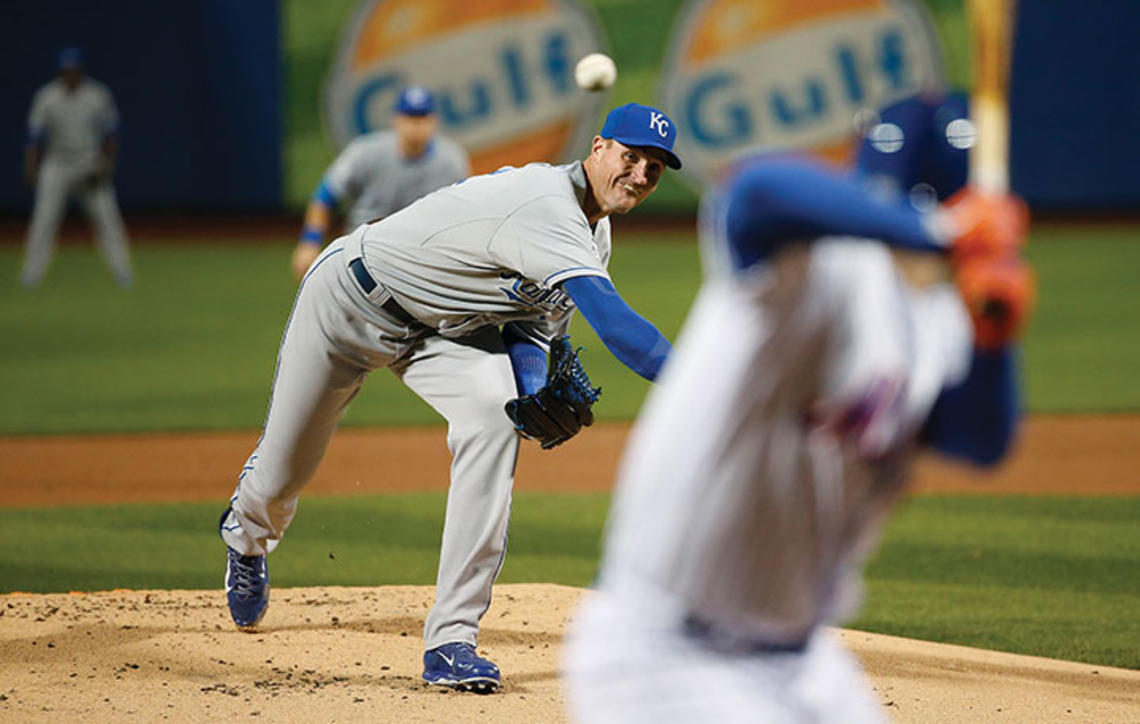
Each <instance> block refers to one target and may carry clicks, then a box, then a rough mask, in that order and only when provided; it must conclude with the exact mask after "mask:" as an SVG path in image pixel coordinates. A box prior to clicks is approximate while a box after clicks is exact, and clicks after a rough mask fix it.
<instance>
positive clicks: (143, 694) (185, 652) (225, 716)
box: [0, 584, 1140, 724]
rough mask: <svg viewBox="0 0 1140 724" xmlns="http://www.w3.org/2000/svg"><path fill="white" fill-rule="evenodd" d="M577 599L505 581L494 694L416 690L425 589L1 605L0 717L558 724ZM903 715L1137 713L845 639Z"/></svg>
mask: <svg viewBox="0 0 1140 724" xmlns="http://www.w3.org/2000/svg"><path fill="white" fill-rule="evenodd" d="M582 594H583V592H582V591H581V590H580V589H575V588H568V587H565V586H555V585H549V584H531V585H502V586H498V587H497V588H496V589H495V601H494V604H493V606H492V607H491V610H490V611H489V612H488V613H487V615H486V616H485V617H484V619H483V632H482V634H481V636H480V641H479V643H480V650H481V652H483V653H486V654H489V655H491V656H492V657H493V658H494V660H495V661H496V662H497V663H498V664H499V666H500V667H501V669H502V670H503V672H504V674H505V680H504V686H503V689H502V690H501V691H500V692H499V693H498V694H496V695H493V696H477V695H474V694H459V693H455V692H451V691H448V690H441V689H435V688H428V687H426V686H425V685H423V684H422V683H421V681H420V678H419V676H420V657H421V655H422V642H421V638H420V631H421V626H422V624H423V619H424V616H425V614H426V612H427V610H428V607H429V605H430V603H431V597H432V589H431V588H429V587H422V586H390V587H382V588H294V589H284V590H276V591H274V593H273V604H272V606H271V607H270V610H269V614H268V616H267V618H266V622H265V626H264V628H263V630H262V631H261V632H260V633H255V634H245V633H241V632H238V631H236V630H234V628H233V626H232V625H231V624H230V621H229V617H228V612H227V611H226V609H225V605H224V602H223V599H222V595H221V593H220V592H218V591H113V592H108V593H93V594H53V595H29V594H11V595H5V596H0V719H2V720H3V721H5V722H32V721H35V722H53V721H60V722H62V721H67V722H71V721H121V720H124V719H133V720H138V721H162V720H167V721H219V720H232V719H237V718H246V717H257V718H264V719H265V720H266V721H376V722H400V723H401V724H405V723H412V722H439V721H473V720H479V721H493V722H506V723H510V722H519V723H520V724H521V723H523V722H525V723H527V724H532V723H533V722H560V721H565V715H564V713H563V708H562V694H561V690H560V688H559V683H558V660H559V642H560V640H561V635H562V631H563V629H564V625H565V622H566V618H567V616H568V614H569V612H570V611H571V610H572V609H573V607H574V604H575V602H576V601H577V600H578V597H579V596H581V595H582ZM843 637H844V639H845V641H846V642H847V644H848V645H849V646H851V647H852V648H853V649H854V650H855V651H856V652H857V653H858V654H859V655H860V657H862V659H863V661H864V662H865V663H866V666H867V668H868V671H869V672H870V673H871V675H872V678H874V680H875V682H876V685H877V688H878V690H879V693H880V695H881V696H882V698H883V701H884V703H886V704H887V707H888V711H889V712H891V713H892V715H893V716H894V718H895V719H896V720H897V721H900V722H931V721H978V722H982V721H984V722H992V721H1002V722H1042V721H1064V722H1108V721H1134V720H1135V719H1136V718H1137V712H1140V672H1137V671H1128V670H1122V669H1112V668H1106V667H1098V666H1088V665H1084V664H1072V663H1067V662H1061V661H1053V660H1050V659H1040V658H1033V657H1027V656H1013V655H1009V654H999V653H993V652H988V651H978V650H975V649H968V648H963V647H958V646H945V645H940V644H926V643H922V642H917V641H911V640H907V639H900V638H895V637H889V636H877V635H873V634H866V633H861V632H843Z"/></svg>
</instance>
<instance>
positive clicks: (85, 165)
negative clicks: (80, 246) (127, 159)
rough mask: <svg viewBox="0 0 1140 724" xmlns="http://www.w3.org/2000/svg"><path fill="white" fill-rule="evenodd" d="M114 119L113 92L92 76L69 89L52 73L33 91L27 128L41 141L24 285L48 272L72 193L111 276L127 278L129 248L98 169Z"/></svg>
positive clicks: (116, 118)
mask: <svg viewBox="0 0 1140 724" xmlns="http://www.w3.org/2000/svg"><path fill="white" fill-rule="evenodd" d="M118 125H119V114H118V111H117V110H116V108H115V102H114V100H113V99H112V97H111V92H110V91H109V90H108V89H107V87H106V86H105V85H103V84H102V83H99V82H98V81H95V80H92V79H91V78H84V79H83V80H82V81H81V83H80V85H79V86H78V87H77V88H75V89H74V90H72V91H69V90H68V89H67V87H66V86H65V85H64V83H63V82H62V81H61V80H59V79H56V80H53V81H51V82H50V83H48V84H47V85H45V86H43V87H42V88H40V89H39V90H38V91H37V92H36V95H35V97H34V99H33V100H32V107H31V111H30V112H29V114H28V132H29V135H30V136H31V137H34V138H42V139H43V144H44V147H43V156H42V160H41V163H40V168H39V174H38V179H37V182H36V202H35V211H34V212H33V213H32V222H31V226H30V227H29V229H28V236H27V242H26V247H25V256H24V269H23V272H22V274H21V280H22V281H23V283H24V285H25V286H29V287H32V286H36V285H37V284H39V283H40V282H41V281H42V280H43V277H44V274H45V273H47V268H48V264H49V263H50V262H51V257H52V254H53V253H54V251H55V242H56V235H57V233H58V231H59V224H60V222H61V221H62V219H63V215H64V213H65V212H66V210H67V202H68V199H69V198H71V197H76V198H77V199H78V200H79V201H80V202H81V204H82V206H83V208H84V210H85V211H86V212H87V215H88V216H89V217H90V218H91V221H92V223H93V225H94V227H95V238H96V240H97V242H98V247H99V251H100V253H101V254H102V256H103V259H104V261H105V262H106V263H107V265H108V266H109V267H110V268H111V272H112V273H113V274H114V276H115V280H116V281H117V282H118V283H119V284H120V285H122V286H129V285H130V284H131V281H132V274H131V259H130V251H129V249H128V246H127V236H126V232H125V230H124V228H123V220H122V217H121V216H120V214H119V206H118V203H117V202H116V201H115V189H114V187H113V186H112V184H111V179H110V175H109V174H105V173H99V170H100V162H101V159H100V157H101V147H102V144H103V140H104V138H105V137H106V136H107V135H108V134H110V133H113V132H114V131H115V130H116V129H117V128H118Z"/></svg>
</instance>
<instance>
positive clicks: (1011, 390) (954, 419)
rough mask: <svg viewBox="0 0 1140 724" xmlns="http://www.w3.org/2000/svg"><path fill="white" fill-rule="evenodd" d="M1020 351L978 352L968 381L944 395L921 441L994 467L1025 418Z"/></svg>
mask: <svg viewBox="0 0 1140 724" xmlns="http://www.w3.org/2000/svg"><path fill="white" fill-rule="evenodd" d="M1014 358H1015V351H1014V350H1013V349H1012V348H1011V347H1010V346H1006V347H1003V348H1001V349H999V350H993V351H991V350H981V349H975V350H974V357H973V360H972V362H971V365H970V372H969V374H968V375H967V376H966V379H965V380H964V381H963V382H962V383H961V384H960V385H957V386H955V387H952V388H948V389H946V390H943V391H942V394H941V395H939V397H938V399H937V400H936V401H935V403H934V408H933V409H932V410H931V413H930V416H929V417H928V418H927V420H926V424H925V425H924V426H923V429H922V432H921V435H920V440H921V441H922V442H923V443H924V444H925V445H927V446H929V447H932V448H934V449H936V450H938V451H939V452H941V453H943V454H945V455H949V456H950V457H953V458H957V459H959V460H964V461H966V462H971V463H974V464H975V465H981V466H989V465H995V464H997V463H998V462H1000V461H1001V460H1002V458H1004V457H1005V455H1006V453H1007V452H1008V451H1009V447H1010V444H1011V443H1012V442H1013V437H1014V433H1015V432H1016V429H1017V422H1018V418H1019V416H1020V413H1019V402H1018V394H1017V384H1016V382H1017V366H1016V360H1015V359H1014Z"/></svg>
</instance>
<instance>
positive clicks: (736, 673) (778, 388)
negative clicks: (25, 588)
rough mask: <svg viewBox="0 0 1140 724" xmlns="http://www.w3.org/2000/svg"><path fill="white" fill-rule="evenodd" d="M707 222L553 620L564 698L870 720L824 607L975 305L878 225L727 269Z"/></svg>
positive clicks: (835, 608)
mask: <svg viewBox="0 0 1140 724" xmlns="http://www.w3.org/2000/svg"><path fill="white" fill-rule="evenodd" d="M708 208H711V205H710V206H709V207H706V211H707V209H708ZM705 223H706V228H708V229H710V230H712V232H711V233H708V234H706V235H705V236H704V243H705V248H706V252H707V253H706V259H707V260H708V261H709V266H710V267H711V268H712V269H713V271H712V273H711V274H710V276H709V279H708V280H707V281H706V283H705V286H704V288H703V289H702V291H701V292H700V294H699V296H698V299H697V301H696V303H695V306H694V309H693V311H692V313H691V315H690V317H689V319H688V321H687V322H686V325H685V329H684V330H683V332H682V334H681V337H680V340H679V342H678V344H677V346H676V347H675V349H674V352H673V355H672V356H671V357H670V361H669V362H668V364H667V365H666V367H665V370H664V371H663V374H662V377H661V379H660V384H659V385H658V386H657V387H656V388H655V389H654V390H653V392H652V393H651V397H650V399H649V400H648V402H647V404H646V407H645V409H644V411H643V413H642V415H641V417H640V419H639V420H638V422H637V424H636V426H635V429H634V431H633V433H632V436H631V439H630V444H629V447H628V449H627V452H626V454H625V457H624V460H623V463H622V466H621V472H620V478H619V483H618V488H617V491H616V493H615V499H614V503H613V509H612V511H611V515H610V520H609V523H608V528H607V540H606V544H605V552H604V557H603V561H602V564H601V573H600V576H599V581H598V588H599V591H598V592H596V593H593V594H590V595H588V597H587V598H586V599H585V603H584V605H583V606H582V608H581V609H580V610H579V611H578V612H577V614H576V616H575V619H574V623H573V625H572V630H571V634H570V636H569V639H568V643H567V652H566V660H565V665H566V675H567V685H568V692H569V703H570V708H571V711H572V714H573V718H574V720H575V721H580V722H590V723H591V724H600V723H605V722H653V724H668V723H671V722H713V721H715V722H831V721H842V722H881V721H884V719H885V717H884V715H883V714H882V712H881V711H880V709H879V706H878V704H877V702H876V701H875V697H874V695H873V693H872V690H871V689H870V686H869V684H868V683H867V682H866V680H865V677H864V676H863V674H862V673H861V671H860V668H859V665H858V663H857V661H855V659H854V658H853V657H852V656H851V655H850V654H849V653H847V652H846V651H845V650H844V649H843V648H842V647H841V646H840V645H838V643H837V642H836V641H835V640H833V638H832V636H831V634H830V633H829V632H828V630H827V629H825V628H823V627H822V626H823V624H826V623H828V622H835V621H839V620H841V619H842V618H843V617H844V616H845V615H847V614H848V613H849V612H850V611H851V610H852V607H853V605H854V604H855V602H857V600H858V571H859V566H860V564H861V562H862V560H863V558H864V557H865V555H866V554H867V553H868V551H869V550H870V548H871V547H872V546H873V544H874V542H875V539H876V537H877V535H878V534H879V532H880V529H881V527H882V523H883V521H884V518H885V517H886V514H887V512H888V510H889V508H890V506H891V504H892V502H893V501H894V500H895V499H896V497H897V496H898V494H899V492H900V491H901V490H902V489H903V487H904V484H905V481H906V473H907V469H908V465H909V462H910V459H911V457H912V453H913V450H914V447H915V440H916V435H917V433H918V430H919V427H920V426H921V424H922V422H923V421H924V420H925V418H926V417H927V415H928V414H929V411H930V409H931V407H932V405H933V404H934V402H935V400H936V398H937V396H938V394H939V392H940V391H941V390H942V389H943V387H944V386H947V385H951V384H955V383H957V382H958V381H960V380H961V379H963V378H964V377H965V376H966V374H967V372H968V370H969V364H970V356H971V349H972V331H971V326H970V322H969V318H968V316H967V314H966V311H965V309H964V308H963V306H962V304H961V301H960V299H959V297H958V295H957V293H956V292H955V290H954V289H953V287H952V286H948V285H939V286H935V287H932V288H928V289H923V290H920V289H916V288H914V287H912V286H910V285H909V284H908V283H907V282H906V281H905V280H904V279H903V278H902V276H901V275H900V274H899V273H898V271H897V270H896V268H895V265H894V263H893V260H892V256H891V254H890V252H889V251H888V249H887V248H886V247H885V246H884V245H882V244H879V243H877V242H874V241H870V240H857V239H849V238H844V239H838V238H831V239H826V238H825V239H819V240H816V241H814V242H812V243H811V244H810V245H809V244H800V245H794V246H791V247H788V248H786V249H785V250H783V251H782V252H780V253H779V254H778V255H777V256H776V257H774V259H772V260H770V261H768V262H764V263H760V264H758V265H755V266H751V267H748V268H747V269H745V270H743V271H731V264H729V263H727V262H725V261H723V260H724V258H725V256H724V254H723V253H722V251H721V246H720V245H721V244H723V239H722V238H721V237H722V236H723V234H721V233H719V232H718V226H719V223H718V221H717V220H716V219H712V220H709V219H706V220H705Z"/></svg>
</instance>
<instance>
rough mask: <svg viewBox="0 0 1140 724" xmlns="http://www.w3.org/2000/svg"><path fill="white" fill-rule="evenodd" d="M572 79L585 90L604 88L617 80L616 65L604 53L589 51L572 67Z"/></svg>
mask: <svg viewBox="0 0 1140 724" xmlns="http://www.w3.org/2000/svg"><path fill="white" fill-rule="evenodd" d="M574 80H576V81H577V82H578V87H579V88H581V89H582V90H585V91H600V90H605V89H607V88H609V87H610V86H612V85H613V84H614V81H615V80H617V66H616V65H614V61H613V58H611V57H610V56H608V55H606V54H605V53H590V54H589V55H586V56H583V57H582V59H581V60H579V61H578V65H576V66H575V67H574Z"/></svg>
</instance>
